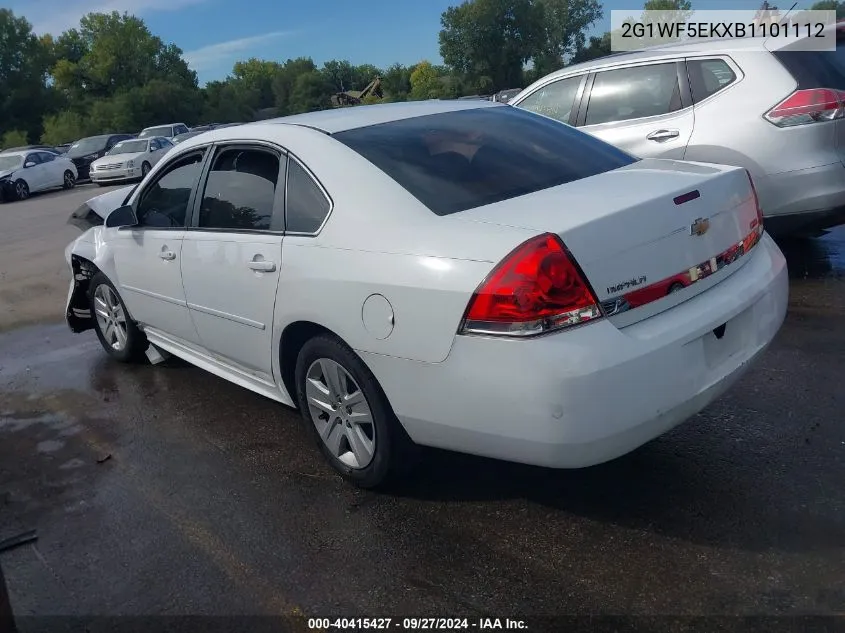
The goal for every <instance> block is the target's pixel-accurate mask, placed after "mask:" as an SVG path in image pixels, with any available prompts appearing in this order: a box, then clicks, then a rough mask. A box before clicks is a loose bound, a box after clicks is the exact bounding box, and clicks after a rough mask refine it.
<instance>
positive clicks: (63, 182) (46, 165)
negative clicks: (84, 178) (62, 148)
mask: <svg viewBox="0 0 845 633" xmlns="http://www.w3.org/2000/svg"><path fill="white" fill-rule="evenodd" d="M76 178H77V171H76V166H75V165H74V164H73V161H72V160H70V159H69V158H65V157H64V156H61V155H59V154H56V153H55V152H49V151H46V150H27V151H22V152H4V153H3V154H0V187H3V189H4V195H5V196H6V198H7V199H9V198H11V199H16V198H17V199H20V198H26V197H29V194H31V193H37V192H39V191H45V190H48V189H55V188H57V187H65V188H67V189H70V188H72V187H73V186H74V185H75V184H76ZM21 183H24V184H25V186H26V189H25V192H26V193H25V195H21V192H22V191H24V189H23V188H22V186H21Z"/></svg>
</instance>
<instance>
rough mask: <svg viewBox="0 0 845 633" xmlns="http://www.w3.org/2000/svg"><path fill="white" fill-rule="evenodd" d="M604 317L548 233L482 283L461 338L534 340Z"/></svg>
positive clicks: (561, 247)
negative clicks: (516, 337)
mask: <svg viewBox="0 0 845 633" xmlns="http://www.w3.org/2000/svg"><path fill="white" fill-rule="evenodd" d="M601 316H602V312H601V309H600V308H599V305H598V300H597V299H596V296H595V294H594V293H593V291H592V289H591V288H590V286H589V284H588V283H587V280H586V279H584V275H583V274H582V273H581V271H580V269H579V268H578V266H577V264H576V263H575V260H574V259H573V258H572V256H571V255H570V254H569V252H568V251H567V249H566V247H565V246H564V245H563V242H561V241H560V238H558V237H557V236H556V235H553V234H551V233H547V234H544V235H539V236H537V237H534V238H532V239H530V240H528V241H527V242H524V243H523V244H522V245H521V246H519V247H517V248H516V249H515V250H514V251H513V252H511V253H510V255H508V256H507V257H506V258H505V259H504V260H502V262H500V263H499V265H498V266H496V268H494V269H493V271H492V272H491V273H490V274H489V275H488V276H487V278H486V279H485V280H484V281H483V282H481V285H480V286H479V287H478V289H477V290H476V291H475V294H473V296H472V299H471V300H470V302H469V306H467V310H466V314H465V316H464V320H463V323H462V324H461V328H460V331H459V333H461V334H488V335H498V336H534V335H536V334H543V333H545V332H550V331H552V330H559V329H562V328H566V327H570V326H573V325H578V324H580V323H584V322H586V321H592V320H595V319H598V318H601Z"/></svg>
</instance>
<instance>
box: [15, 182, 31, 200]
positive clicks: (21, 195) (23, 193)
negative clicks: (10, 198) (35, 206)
mask: <svg viewBox="0 0 845 633" xmlns="http://www.w3.org/2000/svg"><path fill="white" fill-rule="evenodd" d="M15 193H16V194H17V195H18V200H26V199H27V198H29V185H27V184H26V183H25V182H24V181H23V180H18V181H17V182H16V183H15Z"/></svg>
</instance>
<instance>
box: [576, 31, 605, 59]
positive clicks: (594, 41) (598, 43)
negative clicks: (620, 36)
mask: <svg viewBox="0 0 845 633" xmlns="http://www.w3.org/2000/svg"><path fill="white" fill-rule="evenodd" d="M611 52H612V51H611V50H610V33H609V32H607V33H604V34H603V35H602V36H600V37H596V36H595V35H593V36H591V37H590V41H589V43H588V44H587V46H585V47H583V48H580V49H579V50H578V51H577V52H576V53H575V54H574V55H573V56H572V59H571V60H570V61H571V63H573V64H580V63H581V62H588V61H590V60H593V59H598V58H599V57H604V56H606V55H610V53H611Z"/></svg>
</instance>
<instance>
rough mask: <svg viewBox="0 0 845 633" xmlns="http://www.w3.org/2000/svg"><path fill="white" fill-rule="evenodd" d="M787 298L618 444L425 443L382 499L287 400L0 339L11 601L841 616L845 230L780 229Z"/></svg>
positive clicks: (50, 333)
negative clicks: (557, 452)
mask: <svg viewBox="0 0 845 633" xmlns="http://www.w3.org/2000/svg"><path fill="white" fill-rule="evenodd" d="M783 249H784V251H785V252H786V253H787V256H788V259H789V263H790V273H791V276H792V281H791V305H790V312H789V314H788V316H787V320H786V322H785V324H784V326H783V329H782V330H781V332H780V334H779V335H778V337H777V339H776V341H775V343H774V344H773V346H772V348H771V349H770V350H769V351H768V352H767V353H766V355H765V356H764V358H763V359H762V360H761V362H760V363H759V364H758V365H757V366H756V368H755V369H754V370H753V371H752V372H750V373H749V374H748V375H747V376H746V377H745V378H744V379H743V380H742V381H741V382H740V383H739V384H738V385H737V386H736V387H735V388H734V389H733V390H732V391H731V392H730V393H729V394H728V395H726V396H725V397H724V398H722V399H721V400H719V401H718V402H716V403H715V404H714V405H712V406H711V407H709V408H708V409H707V410H706V411H704V412H703V413H702V414H700V415H698V416H696V417H695V418H694V419H692V420H690V421H689V422H687V423H686V424H685V425H683V426H681V427H679V428H678V429H676V430H674V431H672V432H670V433H669V434H667V435H666V436H664V437H662V438H660V439H658V440H656V441H654V442H652V443H650V444H648V445H646V446H645V447H643V448H642V449H640V450H638V451H636V452H635V453H633V454H631V455H628V456H626V457H624V458H622V459H619V460H617V461H615V462H612V463H609V464H605V465H602V466H598V467H594V468H590V469H586V470H581V471H551V470H544V469H538V468H531V467H525V466H518V465H512V464H506V463H501V462H495V461H491V460H485V459H480V458H474V457H468V456H462V455H456V454H450V453H446V452H439V451H431V452H429V453H427V454H426V455H425V457H424V459H423V462H422V464H421V465H420V467H419V468H418V469H417V471H416V472H415V474H414V476H413V477H412V478H411V479H410V480H408V481H406V482H403V483H402V484H401V485H399V486H397V487H396V488H395V489H394V490H391V491H388V492H382V493H373V492H364V491H359V490H356V489H353V488H351V487H350V486H348V485H347V484H345V483H343V482H342V481H340V480H339V479H338V478H337V477H335V476H334V475H333V474H332V473H331V471H330V470H329V469H328V467H327V466H324V464H323V462H322V458H321V457H320V455H319V453H318V451H317V449H316V448H315V447H314V446H313V445H312V443H311V440H310V438H309V436H308V435H307V433H306V430H305V429H304V428H303V426H302V423H301V421H300V418H299V417H298V415H297V414H296V413H295V412H293V411H292V410H290V409H287V408H285V407H282V406H280V405H278V404H276V403H273V402H270V401H268V400H266V399H264V398H262V397H260V396H258V395H254V394H252V393H251V392H248V391H246V390H244V389H241V388H239V387H236V386H235V385H232V384H229V383H226V382H224V381H223V380H220V379H218V378H216V377H214V376H212V375H210V374H208V373H205V372H203V371H201V370H199V369H196V368H193V367H191V366H189V365H187V364H184V363H181V362H179V361H170V362H168V363H167V364H165V365H160V366H156V367H152V366H147V365H138V366H123V365H118V364H116V363H114V362H111V361H110V360H108V359H107V358H106V356H105V354H104V353H103V352H102V351H101V350H100V348H99V344H98V343H97V341H96V337H95V336H94V334H93V333H90V332H89V333H86V334H82V335H73V334H71V333H70V332H69V331H68V330H67V329H66V327H65V326H64V325H61V324H59V325H48V326H44V325H39V326H33V327H29V328H24V329H18V330H15V331H12V332H8V333H5V334H2V335H0V540H2V539H3V538H4V537H7V536H10V535H13V534H15V533H18V532H22V531H25V530H28V529H32V528H35V529H37V530H38V535H39V538H38V541H37V542H35V543H34V544H30V545H25V546H23V547H20V548H17V549H15V550H12V551H8V552H6V553H3V554H2V555H0V563H2V566H3V572H4V574H5V576H6V580H7V583H8V585H9V591H10V595H11V601H12V605H13V608H14V609H15V612H16V614H18V615H19V616H20V615H27V614H38V615H45V614H109V615H139V614H209V615H215V614H230V615H232V614H291V613H304V614H306V615H309V616H318V617H325V616H330V615H344V616H353V615H357V616H379V615H387V614H392V615H398V614H409V613H412V614H417V615H430V616H448V615H453V614H454V615H457V614H462V615H474V614H481V613H484V614H493V615H500V616H502V617H504V616H505V615H509V616H519V615H540V614H634V615H636V614H647V615H654V614H673V615H691V614H707V615H716V614H719V615H750V614H775V615H776V614H806V613H812V614H831V613H835V612H839V613H842V612H843V611H845V485H843V484H845V413H843V412H844V411H845V389H843V388H842V384H843V381H845V363H843V360H842V359H843V357H845V327H843V324H845V227H844V228H841V229H839V230H837V231H834V232H832V233H831V234H829V235H827V236H825V237H823V238H820V239H815V240H810V241H801V242H794V243H784V244H783Z"/></svg>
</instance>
